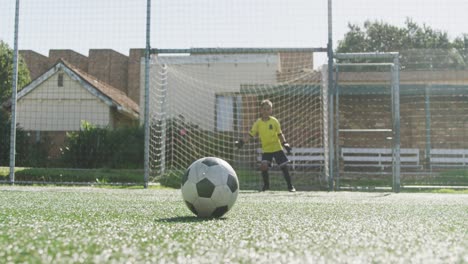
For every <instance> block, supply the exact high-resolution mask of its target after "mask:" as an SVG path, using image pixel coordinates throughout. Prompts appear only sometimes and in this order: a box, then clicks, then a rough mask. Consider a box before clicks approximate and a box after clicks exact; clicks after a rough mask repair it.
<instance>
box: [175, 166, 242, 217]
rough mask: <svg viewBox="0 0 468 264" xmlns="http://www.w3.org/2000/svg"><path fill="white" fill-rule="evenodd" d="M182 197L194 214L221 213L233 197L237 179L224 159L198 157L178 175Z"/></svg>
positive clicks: (220, 214)
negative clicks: (180, 178) (180, 179)
mask: <svg viewBox="0 0 468 264" xmlns="http://www.w3.org/2000/svg"><path fill="white" fill-rule="evenodd" d="M181 190H182V197H183V199H184V202H185V204H186V205H187V207H188V208H189V209H190V211H192V212H193V213H194V214H195V215H197V216H198V217H221V216H223V215H224V214H225V213H227V212H228V211H229V210H230V209H231V208H232V206H233V205H234V203H235V202H236V199H237V194H238V193H239V180H238V179H237V175H236V172H235V171H234V169H233V168H232V167H231V165H229V163H227V162H226V161H224V160H222V159H220V158H215V157H206V158H201V159H199V160H197V161H195V162H193V163H192V165H190V167H188V169H187V171H185V173H184V175H183V177H182V188H181Z"/></svg>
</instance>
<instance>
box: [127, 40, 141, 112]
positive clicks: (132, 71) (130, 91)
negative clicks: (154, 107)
mask: <svg viewBox="0 0 468 264" xmlns="http://www.w3.org/2000/svg"><path fill="white" fill-rule="evenodd" d="M144 56H145V50H144V49H131V50H130V53H129V57H128V78H127V79H128V82H127V95H128V97H130V99H132V100H133V101H135V102H137V103H139V102H140V81H141V80H140V74H141V73H140V67H141V65H140V64H141V59H142V58H143V57H144Z"/></svg>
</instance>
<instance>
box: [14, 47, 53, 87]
mask: <svg viewBox="0 0 468 264" xmlns="http://www.w3.org/2000/svg"><path fill="white" fill-rule="evenodd" d="M19 53H20V55H21V57H23V59H24V61H25V62H26V65H27V66H28V69H29V75H30V77H31V80H34V79H36V78H37V77H39V76H40V75H41V74H43V73H44V72H45V71H47V70H48V68H49V58H48V57H46V56H44V55H42V54H39V53H37V52H35V51H32V50H21V51H20V52H19Z"/></svg>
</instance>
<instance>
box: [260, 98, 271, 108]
mask: <svg viewBox="0 0 468 264" xmlns="http://www.w3.org/2000/svg"><path fill="white" fill-rule="evenodd" d="M265 105H268V106H269V107H273V103H272V102H271V101H270V100H268V99H265V100H263V101H262V102H261V103H260V107H264V106H265Z"/></svg>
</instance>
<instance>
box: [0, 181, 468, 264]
mask: <svg viewBox="0 0 468 264" xmlns="http://www.w3.org/2000/svg"><path fill="white" fill-rule="evenodd" d="M0 200H1V203H0V259H1V260H2V261H1V262H2V263H428V262H429V263H468V231H467V230H468V195H467V194H457V193H455V194H453V193H451V194H444V193H400V194H394V193H362V192H330V193H329V192H297V193H288V192H281V191H278V192H267V193H258V192H241V193H240V194H239V197H238V200H237V202H236V204H235V206H234V208H233V209H232V210H231V211H230V212H228V214H227V215H225V217H223V218H221V219H208V220H204V219H198V218H196V217H194V216H193V215H192V214H191V212H190V211H189V210H188V209H187V208H186V207H185V204H184V203H183V201H182V199H181V194H180V190H174V189H146V190H145V189H128V188H96V187H31V186H29V187H25V186H7V185H3V186H1V185H0Z"/></svg>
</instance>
